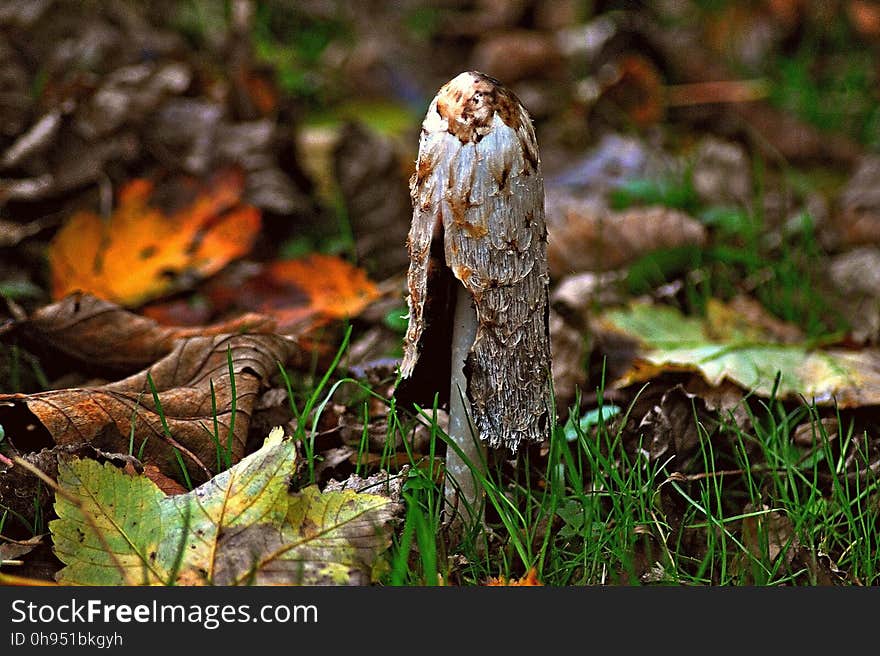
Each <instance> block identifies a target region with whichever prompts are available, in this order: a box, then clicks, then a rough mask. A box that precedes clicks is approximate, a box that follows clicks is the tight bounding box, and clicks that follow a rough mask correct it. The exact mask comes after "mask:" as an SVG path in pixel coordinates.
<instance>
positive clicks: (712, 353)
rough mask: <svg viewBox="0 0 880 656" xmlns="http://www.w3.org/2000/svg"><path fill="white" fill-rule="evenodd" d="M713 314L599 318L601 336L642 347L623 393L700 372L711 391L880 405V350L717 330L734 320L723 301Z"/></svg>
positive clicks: (634, 310)
mask: <svg viewBox="0 0 880 656" xmlns="http://www.w3.org/2000/svg"><path fill="white" fill-rule="evenodd" d="M713 307H715V308H716V309H715V310H713V309H712V308H713ZM708 312H709V314H710V318H709V320H703V319H700V318H698V317H687V316H684V315H683V314H681V313H680V312H679V311H678V310H676V309H674V308H672V307H669V306H660V305H651V304H648V303H643V302H634V303H632V304H631V305H629V306H628V307H626V308H622V309H621V308H616V309H612V310H608V311H606V312H604V313H603V314H602V315H600V316H599V317H597V318H596V320H595V321H594V322H593V329H594V331H595V332H601V333H605V334H606V335H611V336H614V335H616V336H618V337H625V338H628V339H631V340H632V341H633V343H634V344H635V348H636V350H635V353H634V356H635V358H634V360H633V363H632V366H631V367H630V369H629V371H628V372H626V373H625V374H623V375H622V376H621V377H620V378H619V379H618V380H616V381H615V383H614V385H615V387H622V386H625V385H628V384H632V383H635V382H642V381H646V380H650V379H651V378H654V377H655V376H657V375H658V374H660V373H663V372H674V371H693V372H698V373H700V374H701V375H702V377H703V378H705V379H706V381H707V382H708V383H709V384H711V385H719V384H721V383H722V382H723V381H725V380H729V381H731V382H734V383H736V384H737V385H739V386H741V387H744V388H745V389H747V390H751V391H753V392H754V393H755V394H757V395H758V396H762V397H769V396H771V395H772V394H775V395H776V398H779V399H792V400H797V399H799V398H800V397H804V398H806V399H807V400H808V401H810V400H812V401H814V402H815V403H818V404H831V403H836V404H837V405H838V407H841V408H847V407H858V406H862V405H876V404H880V350H876V349H864V350H861V351H852V350H848V349H843V348H827V349H814V348H810V347H809V346H807V345H805V344H781V343H778V342H774V341H772V340H770V339H768V338H767V337H766V336H765V335H764V334H763V333H761V332H760V329H759V328H755V330H756V331H759V332H757V333H756V332H754V331H752V330H744V329H743V326H742V325H739V324H728V325H725V324H724V323H723V322H721V321H719V320H717V319H716V320H715V321H714V323H713V320H712V318H711V316H712V315H713V313H714V314H715V316H716V317H717V316H718V315H724V316H732V314H731V313H730V312H729V309H727V308H725V306H724V305H723V304H720V302H719V301H712V302H710V304H709V310H708ZM777 377H778V382H777Z"/></svg>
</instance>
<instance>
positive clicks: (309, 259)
mask: <svg viewBox="0 0 880 656" xmlns="http://www.w3.org/2000/svg"><path fill="white" fill-rule="evenodd" d="M219 283H220V281H218V284H212V285H209V287H208V288H207V289H206V291H205V293H206V294H208V295H209V297H210V298H211V301H212V302H213V303H214V304H215V306H216V307H218V308H225V307H230V306H233V307H236V308H239V309H243V310H251V311H256V312H259V313H261V314H263V315H266V316H270V317H272V318H273V319H274V320H275V321H276V322H277V331H278V332H279V333H282V334H294V333H301V332H305V331H307V330H309V329H311V328H314V327H317V326H320V325H323V324H325V323H326V322H327V321H329V320H332V319H350V318H353V317H356V316H357V315H358V314H360V313H361V312H362V311H363V310H364V309H365V308H366V307H367V306H368V305H369V304H370V303H371V302H372V301H374V300H376V299H377V298H379V297H380V296H381V293H380V291H379V289H378V287H377V286H376V285H375V284H374V283H373V282H372V281H371V280H370V279H369V278H368V277H367V273H366V272H365V271H364V270H363V269H360V268H358V267H355V266H353V265H351V264H349V263H348V262H346V261H345V260H343V259H340V258H338V257H335V256H333V255H324V254H319V253H314V254H312V255H308V256H306V257H304V258H301V259H297V260H281V261H278V262H272V263H270V264H268V265H266V266H265V267H263V268H261V269H260V270H259V271H258V272H257V273H256V274H255V275H252V276H250V277H245V278H244V279H243V280H241V281H240V282H239V284H237V285H236V286H235V287H227V286H225V285H223V284H219Z"/></svg>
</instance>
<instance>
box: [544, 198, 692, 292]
mask: <svg viewBox="0 0 880 656" xmlns="http://www.w3.org/2000/svg"><path fill="white" fill-rule="evenodd" d="M547 224H548V225H547V230H548V233H549V234H548V238H547V259H548V261H549V263H550V273H551V275H553V276H554V277H556V278H559V277H562V276H565V275H568V274H571V273H578V272H581V271H609V270H613V269H619V268H621V267H623V266H626V265H627V264H630V263H632V262H633V261H634V260H636V259H638V258H639V257H641V256H643V255H646V254H648V253H651V252H653V251H655V250H659V249H662V248H675V247H679V246H703V245H704V244H705V243H706V239H707V233H706V228H705V227H704V226H703V225H702V224H701V223H700V222H699V221H697V220H696V219H694V218H692V217H690V216H688V215H687V214H685V213H684V212H680V211H678V210H673V209H668V208H664V207H637V208H632V209H628V210H624V211H619V212H618V211H614V210H611V209H609V208H608V207H606V206H605V205H604V204H603V203H602V202H600V201H598V200H595V199H581V198H577V197H575V196H572V195H569V194H567V193H565V192H564V191H562V190H560V189H558V188H555V189H551V190H548V193H547Z"/></svg>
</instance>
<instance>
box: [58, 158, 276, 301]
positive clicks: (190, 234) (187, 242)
mask: <svg viewBox="0 0 880 656" xmlns="http://www.w3.org/2000/svg"><path fill="white" fill-rule="evenodd" d="M243 186H244V178H243V176H242V175H241V174H240V173H239V172H237V171H227V172H224V173H222V174H220V175H218V176H216V177H215V178H214V179H213V180H212V182H211V184H210V187H209V188H205V189H202V190H201V193H200V194H199V195H198V196H197V197H196V199H195V201H194V202H192V203H191V204H190V205H188V206H186V207H184V208H182V209H180V210H178V211H176V212H174V213H172V214H170V215H167V216H166V215H165V214H164V213H163V212H162V211H161V210H159V209H157V208H155V207H153V206H151V205H150V199H151V197H152V192H153V183H152V182H151V181H149V180H142V179H138V180H133V181H131V182H129V183H128V184H126V185H125V186H124V187H123V188H122V189H121V190H120V192H119V200H118V206H117V208H116V210H115V211H114V212H113V215H112V216H111V217H110V218H109V219H108V220H106V221H105V220H103V219H102V218H101V217H99V216H98V215H97V214H94V213H92V212H79V213H77V214H75V215H73V216H72V217H70V219H69V220H68V221H67V223H66V224H65V225H64V226H63V227H62V228H61V230H59V231H58V234H57V235H56V236H55V238H54V239H53V240H52V243H51V244H50V246H49V264H50V266H51V269H52V295H53V296H54V297H55V298H56V299H58V298H62V297H63V296H65V295H67V294H68V293H69V292H73V291H77V290H79V291H84V292H89V293H92V294H94V295H96V296H100V297H102V298H104V299H106V300H108V301H112V302H115V303H119V304H120V305H127V306H136V305H140V304H142V303H144V302H146V301H148V300H150V299H153V298H157V297H159V296H162V295H164V294H167V293H168V292H170V291H172V290H175V289H176V288H177V280H176V276H179V275H180V274H183V273H187V274H190V275H195V276H197V277H207V276H210V275H212V274H214V273H216V272H217V271H219V270H220V269H221V268H223V267H224V266H225V265H226V264H227V263H228V262H230V261H231V260H233V259H235V258H238V257H241V256H243V255H245V254H246V253H247V252H249V251H250V249H251V247H252V246H253V243H254V240H255V239H256V235H257V233H258V232H259V230H260V213H259V210H257V209H256V208H254V207H250V206H247V205H242V204H240V200H241V193H242V189H243Z"/></svg>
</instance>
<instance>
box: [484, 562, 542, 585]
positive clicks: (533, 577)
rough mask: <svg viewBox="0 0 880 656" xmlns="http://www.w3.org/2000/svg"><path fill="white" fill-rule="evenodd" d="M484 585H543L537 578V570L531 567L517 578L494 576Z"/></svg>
mask: <svg viewBox="0 0 880 656" xmlns="http://www.w3.org/2000/svg"><path fill="white" fill-rule="evenodd" d="M485 585H487V586H498V585H506V586H541V585H544V584H543V583H541V581H539V580H538V570H536V569H535V568H534V567H532V568H531V569H530V570H529V571H528V572H526V575H525V576H523V577H522V578H519V579H510V580H508V579H507V578H506V577H504V576H498V577H494V578H490V579H489V580H488V581H486V583H485Z"/></svg>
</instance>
